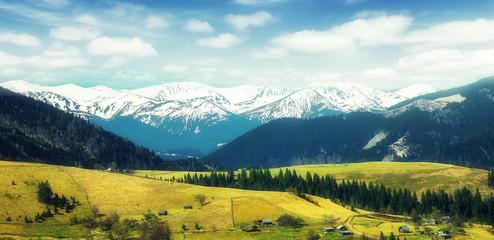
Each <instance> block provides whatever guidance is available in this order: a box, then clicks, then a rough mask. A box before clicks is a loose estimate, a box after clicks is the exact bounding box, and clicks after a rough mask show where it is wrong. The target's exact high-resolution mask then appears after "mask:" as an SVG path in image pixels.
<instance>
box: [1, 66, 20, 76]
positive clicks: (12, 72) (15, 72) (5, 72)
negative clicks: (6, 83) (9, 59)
mask: <svg viewBox="0 0 494 240" xmlns="http://www.w3.org/2000/svg"><path fill="white" fill-rule="evenodd" d="M21 73H22V71H20V70H19V69H17V68H5V69H2V72H1V75H4V76H15V75H19V74H21Z"/></svg>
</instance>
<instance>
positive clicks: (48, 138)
mask: <svg viewBox="0 0 494 240" xmlns="http://www.w3.org/2000/svg"><path fill="white" fill-rule="evenodd" d="M0 113H1V114H0V157H1V158H3V159H7V160H12V161H29V162H39V163H49V164H57V165H65V166H76V167H83V168H97V169H106V168H109V167H112V168H114V169H170V170H171V169H175V170H179V169H187V168H188V169H197V170H206V169H207V168H206V167H205V166H204V165H203V164H201V163H200V162H198V161H197V160H196V159H188V160H181V161H163V159H161V158H160V157H159V156H157V155H156V154H154V153H153V152H151V151H150V150H148V149H146V148H143V147H141V146H136V145H135V144H134V143H132V142H130V141H129V140H126V139H123V138H121V137H119V136H117V135H115V134H113V133H110V132H107V131H105V130H103V129H102V128H101V127H98V126H95V125H94V124H91V123H89V122H88V121H86V120H84V119H82V118H80V117H76V116H74V115H73V114H71V113H67V112H64V111H61V110H59V109H57V108H55V107H53V106H50V105H48V104H46V103H43V102H40V101H37V100H34V99H32V98H29V97H26V96H22V95H20V94H17V93H13V92H11V91H9V90H6V89H3V88H0Z"/></svg>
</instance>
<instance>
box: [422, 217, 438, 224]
mask: <svg viewBox="0 0 494 240" xmlns="http://www.w3.org/2000/svg"><path fill="white" fill-rule="evenodd" d="M424 224H426V225H436V220H435V219H433V218H426V219H424Z"/></svg>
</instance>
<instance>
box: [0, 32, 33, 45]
mask: <svg viewBox="0 0 494 240" xmlns="http://www.w3.org/2000/svg"><path fill="white" fill-rule="evenodd" d="M0 42H8V43H11V44H14V45H18V46H23V47H35V46H39V45H41V43H42V42H41V40H39V39H38V38H37V37H34V36H32V35H29V34H15V33H0Z"/></svg>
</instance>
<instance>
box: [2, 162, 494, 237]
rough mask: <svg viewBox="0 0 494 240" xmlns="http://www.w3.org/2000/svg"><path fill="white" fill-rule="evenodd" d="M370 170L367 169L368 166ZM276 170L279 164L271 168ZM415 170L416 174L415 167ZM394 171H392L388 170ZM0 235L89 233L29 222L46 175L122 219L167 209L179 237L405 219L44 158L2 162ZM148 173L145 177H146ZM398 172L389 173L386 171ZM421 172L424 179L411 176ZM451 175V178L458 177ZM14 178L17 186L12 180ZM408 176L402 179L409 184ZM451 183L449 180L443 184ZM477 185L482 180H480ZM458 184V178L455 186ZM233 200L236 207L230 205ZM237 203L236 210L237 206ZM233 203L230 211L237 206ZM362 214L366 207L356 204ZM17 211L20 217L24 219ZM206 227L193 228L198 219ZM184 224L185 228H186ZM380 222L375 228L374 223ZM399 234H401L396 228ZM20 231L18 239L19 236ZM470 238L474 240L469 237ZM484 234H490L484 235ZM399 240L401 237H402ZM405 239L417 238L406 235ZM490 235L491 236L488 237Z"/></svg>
mask: <svg viewBox="0 0 494 240" xmlns="http://www.w3.org/2000/svg"><path fill="white" fill-rule="evenodd" d="M295 169H296V170H297V172H298V173H299V174H302V173H303V175H305V171H307V170H310V171H311V172H317V173H318V174H319V175H323V174H325V173H329V174H331V175H333V176H336V177H337V178H338V179H340V178H346V177H348V176H360V177H361V178H364V179H376V181H377V180H379V181H386V182H388V181H389V182H391V181H393V179H395V180H398V178H404V177H405V176H406V177H407V178H409V180H408V181H412V182H417V185H420V186H422V187H423V186H426V185H427V184H426V183H421V184H418V182H421V181H422V180H421V179H420V178H428V177H434V176H436V175H437V177H438V178H440V177H444V176H442V175H441V174H444V175H447V176H446V178H445V179H446V181H449V180H448V179H453V180H452V181H460V180H458V179H461V181H469V180H470V179H475V178H478V179H481V180H482V179H483V176H480V177H479V174H480V175H481V174H483V171H481V170H476V169H472V170H468V169H464V168H457V167H453V166H449V165H442V164H427V163H415V165H414V164H412V163H406V164H405V163H400V164H398V163H392V164H384V165H383V164H380V163H364V164H348V165H335V166H333V165H322V166H319V165H317V166H300V167H296V168H295ZM366 169H369V170H368V171H366ZM271 172H272V173H273V174H275V173H277V171H276V170H272V171H271ZM414 172H415V173H414ZM391 173H393V174H391ZM0 174H2V176H3V181H0V194H1V195H0V238H1V237H2V236H5V237H13V238H17V237H18V236H29V237H37V236H49V237H54V238H70V237H75V238H78V237H84V236H86V234H87V231H88V230H87V229H83V228H82V227H80V226H78V225H74V226H70V225H68V224H67V223H68V219H67V215H66V214H65V215H58V216H56V217H55V218H52V219H50V220H47V221H46V222H45V223H42V224H39V223H36V224H29V225H27V224H25V223H24V222H23V220H24V216H26V215H28V217H29V218H34V214H35V213H36V212H41V211H42V210H44V208H45V207H44V205H42V204H40V203H38V202H37V200H36V194H35V191H36V183H37V182H38V181H44V180H48V181H49V182H50V184H51V186H52V189H53V190H54V192H56V193H58V194H63V195H65V196H69V197H70V196H74V197H75V198H76V199H78V200H79V201H80V202H81V203H82V205H81V206H79V207H83V208H89V207H90V206H93V207H97V208H98V209H99V211H100V212H101V213H102V214H110V213H112V212H117V213H118V214H119V215H120V216H121V219H123V218H133V219H138V220H139V219H141V218H142V214H143V213H145V212H147V211H148V210H149V211H152V212H154V213H157V212H158V211H160V210H167V211H168V213H169V215H168V216H163V217H161V218H162V219H163V220H167V221H168V222H169V223H170V225H171V227H172V230H173V231H175V232H176V234H175V235H174V239H183V234H185V236H186V239H208V240H209V239H259V238H262V239H285V238H291V239H303V238H305V236H306V234H307V232H308V231H309V230H311V229H312V230H316V232H320V229H321V228H322V226H323V223H322V217H323V215H325V214H327V215H330V214H331V215H334V216H335V217H337V218H340V220H339V223H338V224H343V223H344V222H345V221H346V220H348V219H351V218H352V216H353V217H354V218H353V221H352V224H353V226H354V227H355V229H357V230H359V231H363V232H365V233H366V234H371V235H374V234H375V235H376V236H377V235H379V233H380V232H381V231H383V232H384V233H386V235H389V232H391V231H394V233H397V229H398V226H399V225H400V224H401V223H393V222H387V221H381V220H376V219H370V218H365V219H364V218H362V217H358V216H357V214H358V213H355V212H352V211H350V210H349V209H347V208H344V207H341V206H340V205H337V204H335V203H333V202H331V201H330V200H328V199H323V198H319V197H314V196H311V198H313V200H314V201H316V202H317V203H318V205H319V206H316V205H315V204H312V203H310V202H308V201H306V200H303V199H301V198H298V197H296V196H294V195H292V194H289V193H284V192H269V191H247V190H239V189H228V188H212V187H202V186H194V185H189V184H180V183H173V182H167V181H160V180H155V179H153V178H154V177H156V178H157V179H159V177H160V176H161V177H162V178H170V177H164V176H172V175H173V174H180V175H181V176H183V174H184V173H183V172H182V173H172V172H154V171H139V173H138V174H139V175H142V176H145V175H148V178H145V177H142V176H131V175H124V174H117V173H109V172H103V171H94V170H85V169H79V168H72V167H59V166H51V165H43V164H31V163H12V162H2V161H0ZM143 174H144V175H143ZM386 174H387V175H395V176H384V175H386ZM414 176H419V177H414ZM453 176H454V177H453ZM12 181H14V182H15V185H13V184H12ZM406 181H407V180H406V179H405V180H403V181H402V182H406ZM445 184H448V183H445ZM475 184H479V185H480V180H478V182H477V183H475ZM453 185H454V184H453ZM197 194H204V195H205V196H206V197H207V200H206V203H205V205H204V206H201V205H200V204H199V203H198V202H195V201H194V196H195V195H197ZM186 204H191V205H192V206H193V209H191V210H184V209H183V207H184V205H186ZM232 204H233V205H232ZM232 206H233V208H232ZM232 209H233V211H232ZM285 213H288V214H291V215H294V216H297V217H301V218H303V219H304V220H305V222H306V225H305V226H303V227H302V228H298V229H292V228H279V229H278V228H275V227H273V228H269V229H264V230H263V231H261V232H257V233H245V232H242V231H240V230H239V228H238V227H237V228H234V224H235V225H237V226H239V225H242V224H246V225H250V224H251V223H252V222H253V221H255V220H259V219H263V218H271V219H275V218H277V217H279V216H280V215H282V214H285ZM359 213H361V214H366V213H367V212H365V211H362V210H359ZM7 216H11V217H12V218H13V222H6V220H5V219H6V217H7ZM19 216H21V217H20V218H19ZM196 223H197V224H198V225H199V226H201V227H203V228H204V230H203V231H200V232H197V231H193V230H192V229H193V228H194V225H195V224H196ZM182 224H185V225H186V226H187V227H188V229H191V230H188V231H186V232H185V233H179V232H180V231H181V226H182ZM377 224H379V226H378V227H377V228H376V227H372V225H377ZM465 230H466V232H467V233H468V234H470V235H469V236H458V238H456V237H455V239H473V238H472V237H475V238H476V239H482V238H484V239H488V238H489V237H492V234H490V233H489V232H488V231H487V228H482V227H480V226H475V227H474V228H465ZM396 235H398V234H396ZM16 236H17V237H16ZM468 237H470V238H468ZM485 237H486V238H485ZM400 238H401V237H400ZM323 239H342V238H340V237H337V236H335V235H334V234H333V235H331V236H325V237H324V238H323ZM407 239H414V238H410V237H408V236H407ZM415 239H424V238H421V237H418V238H415ZM491 239H492V238H491Z"/></svg>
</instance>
